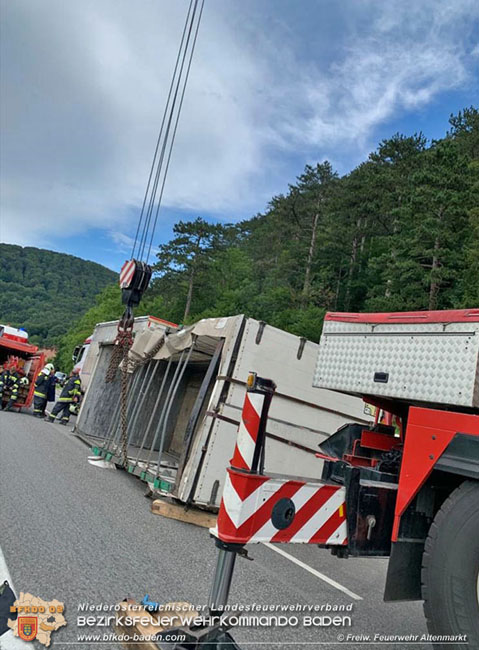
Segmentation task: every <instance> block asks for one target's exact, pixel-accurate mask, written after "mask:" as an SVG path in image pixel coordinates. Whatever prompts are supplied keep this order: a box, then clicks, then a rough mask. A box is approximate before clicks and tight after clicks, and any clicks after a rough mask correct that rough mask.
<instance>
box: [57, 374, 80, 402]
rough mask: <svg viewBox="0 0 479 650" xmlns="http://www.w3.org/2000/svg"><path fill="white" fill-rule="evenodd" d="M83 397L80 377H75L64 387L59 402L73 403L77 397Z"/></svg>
mask: <svg viewBox="0 0 479 650" xmlns="http://www.w3.org/2000/svg"><path fill="white" fill-rule="evenodd" d="M80 395H81V381H80V379H79V377H78V375H73V377H70V379H69V380H68V381H67V383H66V384H65V385H64V386H63V390H62V392H61V393H60V398H59V400H58V401H59V402H73V400H74V399H75V398H76V397H80Z"/></svg>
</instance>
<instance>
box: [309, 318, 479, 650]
mask: <svg viewBox="0 0 479 650" xmlns="http://www.w3.org/2000/svg"><path fill="white" fill-rule="evenodd" d="M314 384H315V385H316V386H321V387H323V388H329V389H332V390H339V391H341V392H347V393H351V394H357V395H361V396H362V397H363V398H364V400H365V401H366V402H369V403H372V404H374V405H375V406H376V407H377V409H378V411H377V412H378V417H377V418H376V424H375V426H374V427H373V428H372V429H365V428H364V427H360V426H358V425H349V426H347V427H344V428H343V429H341V430H339V431H338V432H337V433H336V434H334V435H333V436H331V437H330V438H329V439H328V440H327V441H326V442H325V443H323V445H322V452H323V459H324V461H325V462H324V470H323V480H325V481H327V482H331V483H336V484H339V485H342V486H344V487H345V491H346V495H345V496H346V501H345V504H346V521H347V540H346V543H345V544H344V545H343V546H334V547H332V550H333V552H334V553H337V554H338V555H340V556H341V555H343V556H348V555H350V556H381V555H384V556H389V564H388V574H387V581H386V587H385V595H384V597H385V600H386V601H394V600H420V599H422V600H424V612H425V615H426V619H427V623H428V628H429V630H430V632H431V634H433V635H435V636H439V637H440V636H442V635H445V636H452V637H454V636H460V635H461V634H462V635H466V636H467V640H468V644H469V647H471V648H479V309H468V310H451V311H442V312H441V311H438V312H409V313H408V312H406V313H396V314H334V313H332V314H328V315H327V316H326V319H325V323H324V329H323V334H322V337H321V344H320V351H319V356H318V363H317V369H316V374H315V378H314ZM380 413H384V417H383V418H380V417H379V414H380ZM434 647H437V648H442V647H444V648H445V647H448V648H451V647H455V646H454V645H452V646H451V643H448V644H447V646H446V644H444V646H443V645H442V644H441V643H437V644H435V646H434ZM457 647H459V644H458V646H457ZM461 647H464V645H462V646H461Z"/></svg>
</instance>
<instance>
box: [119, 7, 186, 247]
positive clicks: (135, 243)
mask: <svg viewBox="0 0 479 650" xmlns="http://www.w3.org/2000/svg"><path fill="white" fill-rule="evenodd" d="M194 1H195V0H190V4H189V7H188V13H187V15H186V21H185V25H184V27H183V33H182V36H181V42H180V47H179V49H178V54H177V56H176V62H175V68H174V71H173V76H172V78H171V83H170V88H169V91H168V97H167V100H166V105H165V109H164V111H163V118H162V121H161V127H160V131H159V133H158V138H157V141H156V147H155V153H154V155H153V161H152V163H151V168H150V175H149V177H148V183H147V186H146V191H145V196H144V199H143V205H142V208H141V213H140V217H139V220H138V226H137V230H136V235H135V241H134V244H133V250H132V255H131V256H132V258H134V257H135V249H136V245H137V243H138V251H137V253H138V256H140V254H139V253H140V248H141V243H142V241H143V239H144V235H145V225H146V217H144V212H145V206H146V203H147V201H148V196H149V192H150V184H151V179H152V177H153V172H154V170H155V167H156V159H157V155H158V149H159V147H160V143H161V141H162V135H163V128H164V125H165V122H166V116H167V114H168V107H169V105H170V100H171V96H172V93H173V88H174V85H175V80H176V75H177V71H178V64H179V62H180V58H181V52H182V50H183V44H184V40H185V35H186V32H187V29H188V23H189V20H190V13H191V8H192V6H193V3H194ZM154 194H155V188H154V186H153V189H152V192H151V196H150V202H151V197H152V196H154ZM143 219H145V220H144V221H143ZM142 222H143V233H142V235H141V239H140V241H139V242H138V235H139V232H140V229H141V226H142Z"/></svg>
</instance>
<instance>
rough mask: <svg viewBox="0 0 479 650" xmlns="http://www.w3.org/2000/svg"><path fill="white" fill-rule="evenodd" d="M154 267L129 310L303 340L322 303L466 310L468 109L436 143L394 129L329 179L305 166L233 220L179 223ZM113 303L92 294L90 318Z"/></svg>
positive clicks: (475, 177) (476, 230) (477, 170)
mask: <svg viewBox="0 0 479 650" xmlns="http://www.w3.org/2000/svg"><path fill="white" fill-rule="evenodd" d="M155 270H156V275H155V279H154V281H153V284H152V287H151V289H150V290H149V292H148V298H147V300H148V301H149V305H148V303H146V304H142V306H141V307H140V311H141V313H147V312H148V311H149V312H150V313H154V314H156V315H158V316H161V317H163V318H166V319H168V320H172V321H175V322H190V321H192V320H196V319H198V318H202V317H206V316H215V315H230V314H236V313H246V314H248V315H250V316H253V317H255V318H259V319H263V320H265V321H267V322H268V323H270V324H272V325H276V326H278V327H281V328H283V329H286V330H289V331H291V332H294V333H296V334H300V335H304V336H306V337H308V338H310V339H313V340H318V339H319V336H320V333H321V327H322V319H323V316H324V313H325V312H326V311H327V310H337V311H396V310H421V309H448V308H461V307H471V306H472V307H473V306H475V307H478V306H479V112H478V111H477V109H475V108H470V109H465V110H464V111H462V112H461V113H459V114H458V115H457V116H451V119H450V123H449V130H448V131H447V134H446V135H445V137H444V139H442V140H440V141H437V142H432V143H431V142H428V141H427V139H426V137H425V136H424V135H423V134H422V133H419V134H415V135H413V136H404V135H400V134H396V135H394V136H393V137H392V138H390V139H389V140H384V141H383V142H381V143H380V144H379V146H378V148H377V150H376V151H375V152H373V153H371V154H370V156H369V157H368V159H367V160H366V161H365V162H363V163H362V164H361V165H359V166H358V167H357V168H356V169H354V170H353V171H352V172H351V173H349V174H347V175H346V176H343V177H341V178H340V177H339V176H338V174H337V173H336V172H335V171H334V169H333V168H332V166H331V164H330V163H329V162H327V161H325V162H322V163H318V164H316V165H307V166H306V167H305V170H304V172H303V173H302V174H301V175H300V176H299V177H298V178H297V179H296V182H295V183H293V184H292V185H290V186H289V188H288V191H287V192H286V193H285V194H281V195H279V196H276V197H274V198H273V199H272V200H271V202H270V204H269V206H268V208H267V210H266V211H265V212H264V213H263V214H258V215H256V216H255V217H254V218H252V219H249V220H247V221H243V222H242V223H239V224H235V225H232V224H227V225H213V224H210V223H208V222H206V221H204V220H203V219H200V218H198V219H197V220H196V221H193V222H188V223H184V222H179V223H178V224H177V225H176V226H175V228H174V236H173V238H172V240H171V241H170V242H168V243H167V244H165V245H162V246H160V251H159V254H158V258H157V263H156V266H155ZM118 293H119V292H118ZM115 300H116V306H115V307H113V303H112V293H111V292H109V293H107V294H106V295H105V297H104V299H103V298H100V299H99V302H98V304H97V307H96V308H95V310H96V312H95V313H96V315H97V316H98V320H102V318H100V317H99V315H100V314H101V313H102V312H103V311H106V312H108V317H109V318H113V317H115V316H117V315H119V313H120V312H121V306H120V300H119V296H117V297H116V299H115ZM85 318H86V319H87V320H88V318H89V315H88V314H87V315H86V317H85ZM75 336H77V338H79V337H80V331H78V332H77V334H76V335H75V332H71V334H70V340H69V344H71V342H72V341H73V340H74V339H75Z"/></svg>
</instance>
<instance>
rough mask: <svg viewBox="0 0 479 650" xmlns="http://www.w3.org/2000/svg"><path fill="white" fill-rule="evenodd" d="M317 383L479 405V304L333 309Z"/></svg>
mask: <svg viewBox="0 0 479 650" xmlns="http://www.w3.org/2000/svg"><path fill="white" fill-rule="evenodd" d="M314 385H315V386H317V387H320V388H329V389H331V390H335V391H341V392H342V393H349V394H352V395H371V396H379V397H387V398H394V399H400V400H404V401H407V402H413V403H424V402H427V403H429V404H431V403H432V404H438V405H439V404H447V405H451V406H462V407H471V408H479V309H465V310H450V311H429V312H428V311H424V312H403V313H391V314H349V313H328V314H327V315H326V318H325V321H324V327H323V333H322V336H321V341H320V346H319V354H318V360H317V364H316V371H315V374H314Z"/></svg>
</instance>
